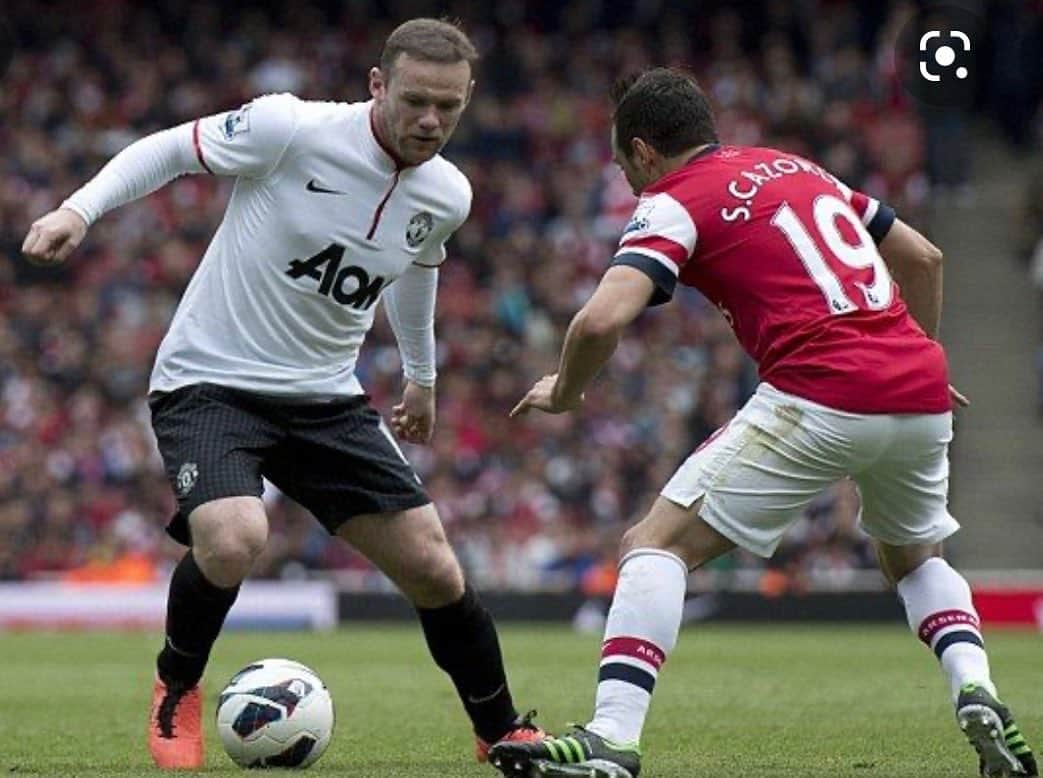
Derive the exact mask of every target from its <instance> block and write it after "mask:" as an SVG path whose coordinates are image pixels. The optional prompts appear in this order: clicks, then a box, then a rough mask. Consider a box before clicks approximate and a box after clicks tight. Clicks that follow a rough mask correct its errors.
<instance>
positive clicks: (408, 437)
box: [391, 381, 435, 443]
mask: <svg viewBox="0 0 1043 778" xmlns="http://www.w3.org/2000/svg"><path fill="white" fill-rule="evenodd" d="M391 429H392V430H394V432H395V434H396V435H397V436H398V437H399V438H401V439H402V440H404V441H405V442H406V443H430V442H431V436H432V435H433V434H434V431H435V388H434V387H433V386H430V387H427V386H420V385H419V384H414V383H413V382H412V381H406V388H405V389H404V390H403V392H402V402H400V403H399V404H398V405H396V406H395V407H394V408H392V409H391Z"/></svg>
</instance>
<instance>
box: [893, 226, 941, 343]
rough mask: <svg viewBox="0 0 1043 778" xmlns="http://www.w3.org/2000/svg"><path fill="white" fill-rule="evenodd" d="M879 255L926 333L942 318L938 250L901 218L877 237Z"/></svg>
mask: <svg viewBox="0 0 1043 778" xmlns="http://www.w3.org/2000/svg"><path fill="white" fill-rule="evenodd" d="M879 250H880V256H882V257H883V258H884V262H886V263H887V266H888V267H889V268H890V270H891V274H892V275H893V276H894V279H895V281H896V282H897V283H898V286H899V288H901V290H902V299H904V300H905V304H906V306H907V307H908V308H909V313H910V314H912V317H913V318H914V319H916V321H917V323H918V324H919V325H920V326H921V327H923V330H924V332H926V333H927V334H928V335H929V336H930V337H932V338H937V337H938V328H939V326H940V324H941V319H942V251H941V249H939V248H938V247H937V246H935V245H934V244H933V243H931V241H929V240H927V238H925V237H924V236H923V235H921V234H920V233H919V232H917V231H916V230H914V229H913V228H912V227H910V226H909V225H908V224H906V223H905V222H903V221H902V220H901V219H895V222H894V224H893V225H891V229H890V230H888V232H887V235H885V236H884V239H883V240H882V241H880V246H879Z"/></svg>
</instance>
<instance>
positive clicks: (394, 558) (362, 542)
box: [337, 503, 464, 608]
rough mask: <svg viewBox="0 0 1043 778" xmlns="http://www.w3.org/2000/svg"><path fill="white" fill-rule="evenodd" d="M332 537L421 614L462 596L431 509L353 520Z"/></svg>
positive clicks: (450, 552) (456, 572)
mask: <svg viewBox="0 0 1043 778" xmlns="http://www.w3.org/2000/svg"><path fill="white" fill-rule="evenodd" d="M337 535H338V536H339V537H341V538H343V539H344V540H346V541H347V542H348V543H350V544H351V545H352V546H353V547H354V548H355V549H357V550H358V551H359V553H361V554H362V555H363V556H365V557H366V558H367V559H369V560H370V561H371V562H372V563H373V564H374V565H376V566H377V567H378V568H380V570H381V571H382V572H383V573H384V574H385V575H387V577H388V578H390V579H391V580H392V581H394V582H395V585H396V586H398V588H399V589H400V590H401V591H402V593H403V594H404V595H406V597H408V598H409V599H410V600H411V601H412V602H414V603H415V604H416V605H418V606H420V607H422V608H437V607H440V606H442V605H448V604H449V603H452V602H456V601H457V600H459V599H460V598H461V597H462V596H463V593H464V576H463V571H462V570H461V569H460V564H459V562H458V561H457V559H456V555H455V554H454V553H453V550H452V548H451V547H450V545H449V541H448V540H447V539H446V536H445V531H444V530H443V528H442V522H441V520H440V519H439V517H438V512H437V511H436V510H435V507H434V505H432V504H431V503H428V504H427V505H422V506H420V507H417V508H410V509H408V510H405V511H399V512H396V513H390V514H388V513H384V514H370V515H365V516H356V517H355V518H353V519H352V520H351V521H348V522H345V523H344V524H342V525H341V526H340V528H339V529H338V530H337Z"/></svg>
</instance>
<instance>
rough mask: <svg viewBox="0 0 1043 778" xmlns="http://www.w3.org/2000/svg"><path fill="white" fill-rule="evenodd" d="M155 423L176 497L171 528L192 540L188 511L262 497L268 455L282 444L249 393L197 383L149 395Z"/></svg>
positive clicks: (181, 537) (185, 539)
mask: <svg viewBox="0 0 1043 778" xmlns="http://www.w3.org/2000/svg"><path fill="white" fill-rule="evenodd" d="M149 406H150V408H151V411H152V429H153V431H154V432H155V435H156V442H157V444H158V447H159V452H160V455H161V456H162V458H163V465H164V469H165V471H166V474H167V478H168V479H169V480H170V484H171V487H172V488H173V490H174V496H175V498H176V499H177V513H176V514H175V516H174V518H173V519H172V520H171V522H170V525H169V526H168V528H167V531H168V532H169V533H170V534H171V536H172V537H174V539H175V540H178V541H179V542H181V543H183V544H185V545H192V537H191V532H190V525H189V522H188V517H189V516H190V515H192V514H193V513H194V512H195V511H196V510H197V509H198V508H199V507H200V506H203V505H206V504H207V503H210V502H213V501H215V500H221V499H224V498H229V497H252V498H255V499H256V498H259V497H260V496H261V493H262V491H263V484H262V481H261V470H262V466H263V461H264V458H265V457H266V456H267V455H268V453H269V452H271V451H272V450H273V448H274V447H275V446H276V445H278V440H279V435H280V433H279V430H278V427H277V425H275V424H274V423H272V422H271V421H270V420H269V419H267V418H265V416H264V414H263V413H262V412H261V411H260V408H258V407H255V405H254V404H253V403H251V402H249V400H248V398H247V397H246V395H244V394H243V393H241V392H237V391H235V390H231V389H227V388H225V387H221V386H214V385H212V384H193V385H191V386H185V387H182V388H180V389H177V390H175V391H173V392H169V393H165V394H162V395H158V396H153V397H151V398H150V399H149Z"/></svg>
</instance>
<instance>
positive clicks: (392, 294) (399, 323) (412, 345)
mask: <svg viewBox="0 0 1043 778" xmlns="http://www.w3.org/2000/svg"><path fill="white" fill-rule="evenodd" d="M437 290H438V268H437V267H427V266H423V265H416V264H413V265H410V266H409V267H408V268H407V269H406V271H405V272H404V273H403V274H402V275H401V276H399V277H398V279H396V280H395V282H394V283H393V284H391V286H389V287H388V288H387V289H386V290H385V291H384V312H385V313H386V314H387V317H388V323H389V324H390V325H391V330H392V332H394V333H395V340H396V341H398V350H399V354H401V356H402V369H403V372H404V373H405V377H406V379H407V380H408V381H412V382H413V383H415V384H417V385H418V386H424V387H428V388H430V387H433V386H434V385H435V378H436V375H437V370H436V365H435V297H436V295H437Z"/></svg>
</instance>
